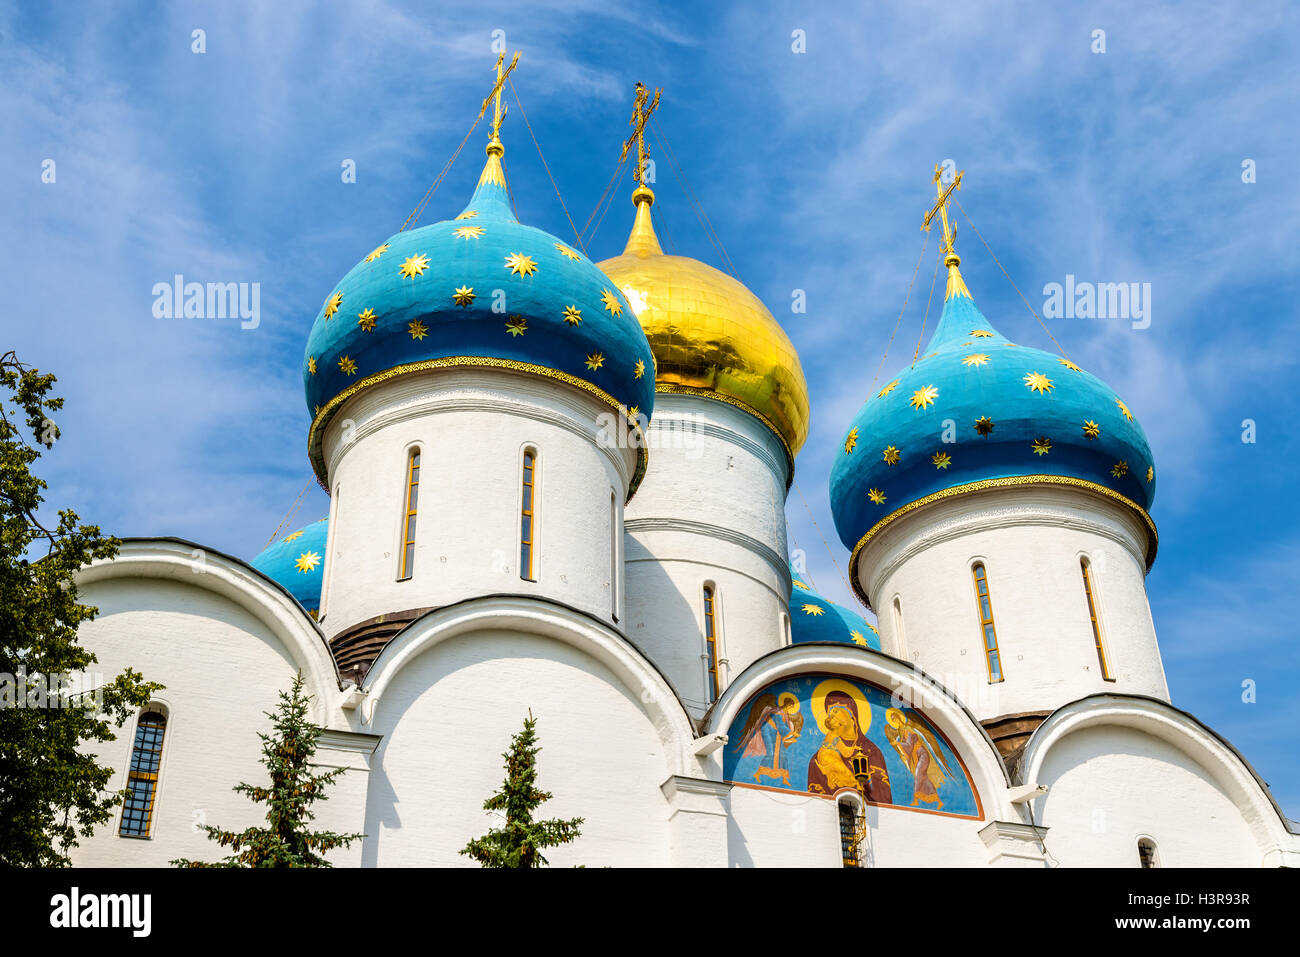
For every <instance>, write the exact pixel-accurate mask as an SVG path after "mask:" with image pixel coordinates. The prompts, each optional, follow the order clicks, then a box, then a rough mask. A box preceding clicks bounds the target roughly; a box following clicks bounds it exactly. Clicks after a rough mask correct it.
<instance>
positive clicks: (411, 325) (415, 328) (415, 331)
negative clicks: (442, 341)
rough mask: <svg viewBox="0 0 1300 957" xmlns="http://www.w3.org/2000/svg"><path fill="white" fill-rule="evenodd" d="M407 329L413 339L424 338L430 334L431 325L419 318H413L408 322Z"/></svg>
mask: <svg viewBox="0 0 1300 957" xmlns="http://www.w3.org/2000/svg"><path fill="white" fill-rule="evenodd" d="M406 331H407V332H409V333H410V334H411V338H412V339H417V340H418V339H423V338H424V337H425V336H427V335H428V334H429V327H428V326H426V325H425V324H424V323H422V322H421V321H420V320H419V319H412V320H411V321H410V322H408V323H407V324H406Z"/></svg>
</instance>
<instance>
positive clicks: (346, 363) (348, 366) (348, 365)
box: [339, 356, 357, 375]
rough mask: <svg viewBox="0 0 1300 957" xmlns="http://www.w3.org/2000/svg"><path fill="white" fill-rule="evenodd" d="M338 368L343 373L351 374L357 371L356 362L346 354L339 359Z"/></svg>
mask: <svg viewBox="0 0 1300 957" xmlns="http://www.w3.org/2000/svg"><path fill="white" fill-rule="evenodd" d="M339 369H340V370H341V371H342V373H343V374H344V375H352V374H353V373H355V372H356V371H357V364H356V363H355V362H353V361H352V360H351V359H349V358H348V357H347V356H344V357H343V358H342V359H340V360H339Z"/></svg>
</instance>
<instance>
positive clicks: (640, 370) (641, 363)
mask: <svg viewBox="0 0 1300 957" xmlns="http://www.w3.org/2000/svg"><path fill="white" fill-rule="evenodd" d="M632 375H634V376H635V377H636V378H638V379H639V378H641V377H642V376H643V375H645V360H644V359H637V360H636V365H634V366H633V367H632Z"/></svg>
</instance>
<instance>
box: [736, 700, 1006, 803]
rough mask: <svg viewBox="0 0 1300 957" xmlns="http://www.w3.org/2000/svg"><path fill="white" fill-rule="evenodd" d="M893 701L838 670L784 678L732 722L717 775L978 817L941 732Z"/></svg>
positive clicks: (967, 778) (755, 784)
mask: <svg viewBox="0 0 1300 957" xmlns="http://www.w3.org/2000/svg"><path fill="white" fill-rule="evenodd" d="M896 704H897V702H895V701H893V700H891V697H890V694H889V692H888V691H886V690H884V689H883V688H878V687H876V686H875V685H873V684H870V683H867V682H862V681H855V680H853V679H851V678H845V677H842V676H839V675H799V676H797V677H793V678H783V679H782V680H780V681H777V682H774V683H773V684H771V685H768V686H767V687H766V688H764V689H763V690H762V691H760V692H759V693H758V694H756V695H754V697H753V698H752V699H751V700H750V701H749V702H747V703H746V705H745V707H743V708H742V709H741V710H740V713H739V714H738V715H737V716H736V719H735V721H733V722H732V724H731V727H730V729H728V741H729V743H728V745H727V747H726V751H725V753H724V756H723V762H722V771H723V777H724V779H726V780H727V781H731V782H733V783H735V784H738V785H741V786H743V787H762V788H776V789H778V790H788V791H794V792H799V793H804V794H813V795H818V796H822V797H831V796H833V795H835V794H836V793H838V792H840V791H843V790H845V789H848V790H852V791H856V792H857V793H858V794H860V795H862V797H863V798H864V799H865V800H867V801H868V802H870V803H872V804H878V805H888V806H893V807H898V808H902V809H905V810H925V811H935V812H940V813H943V814H952V815H957V816H960V817H974V818H982V817H983V810H982V808H981V806H980V801H979V796H978V794H976V792H975V787H974V785H973V784H972V783H971V780H970V776H969V775H968V774H967V773H966V768H965V766H964V765H963V764H962V763H961V760H960V758H958V756H957V754H956V753H955V752H954V751H953V749H952V746H951V745H950V744H949V743H948V741H947V739H946V738H944V737H943V735H942V734H940V733H939V732H938V731H937V730H936V729H935V728H934V726H933V725H931V724H930V722H929V721H928V720H927V719H926V717H925V715H923V714H922V713H921V712H919V711H915V710H913V709H911V708H907V707H901V708H900V707H895V705H896Z"/></svg>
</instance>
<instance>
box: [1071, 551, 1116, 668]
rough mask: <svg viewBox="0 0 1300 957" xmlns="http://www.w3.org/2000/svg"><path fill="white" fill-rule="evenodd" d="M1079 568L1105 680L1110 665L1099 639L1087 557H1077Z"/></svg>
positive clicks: (1094, 640) (1095, 605)
mask: <svg viewBox="0 0 1300 957" xmlns="http://www.w3.org/2000/svg"><path fill="white" fill-rule="evenodd" d="M1079 568H1080V570H1081V571H1082V572H1083V594H1084V595H1085V596H1086V597H1087V599H1088V618H1089V620H1090V621H1091V622H1092V643H1093V644H1094V645H1095V646H1096V647H1097V662H1098V663H1099V664H1100V665H1101V676H1102V678H1104V679H1105V680H1107V681H1114V680H1115V679H1114V678H1112V677H1111V674H1110V665H1109V664H1108V663H1107V661H1106V648H1105V646H1104V645H1103V644H1102V640H1101V623H1100V622H1099V621H1098V620H1097V598H1096V596H1095V595H1094V594H1093V591H1092V568H1091V567H1090V565H1089V562H1088V559H1086V558H1081V559H1079Z"/></svg>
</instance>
